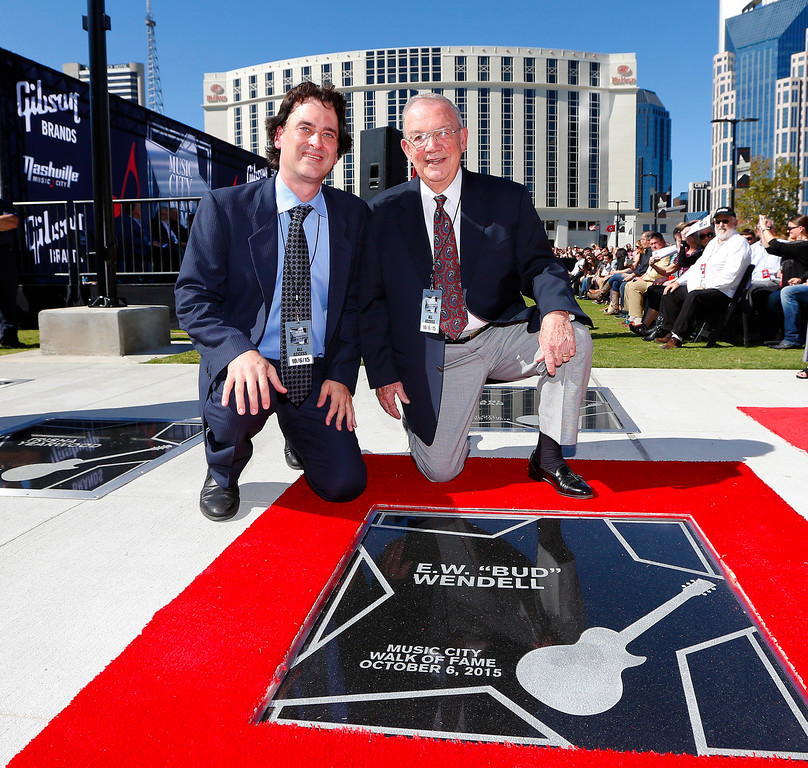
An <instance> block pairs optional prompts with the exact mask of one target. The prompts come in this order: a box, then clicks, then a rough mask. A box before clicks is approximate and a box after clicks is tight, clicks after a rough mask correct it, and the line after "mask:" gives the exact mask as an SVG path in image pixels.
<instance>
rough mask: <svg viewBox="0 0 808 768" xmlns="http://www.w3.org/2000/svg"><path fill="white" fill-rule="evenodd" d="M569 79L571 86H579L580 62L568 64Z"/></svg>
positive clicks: (569, 62)
mask: <svg viewBox="0 0 808 768" xmlns="http://www.w3.org/2000/svg"><path fill="white" fill-rule="evenodd" d="M567 77H568V82H569V84H570V85H578V62H577V61H568V62H567Z"/></svg>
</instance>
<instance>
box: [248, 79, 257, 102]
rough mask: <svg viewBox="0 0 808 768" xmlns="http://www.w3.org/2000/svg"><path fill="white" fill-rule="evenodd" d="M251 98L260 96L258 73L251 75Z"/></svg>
mask: <svg viewBox="0 0 808 768" xmlns="http://www.w3.org/2000/svg"><path fill="white" fill-rule="evenodd" d="M249 82H250V91H249V93H250V98H251V99H254V98H256V97H257V96H258V75H250V81H249Z"/></svg>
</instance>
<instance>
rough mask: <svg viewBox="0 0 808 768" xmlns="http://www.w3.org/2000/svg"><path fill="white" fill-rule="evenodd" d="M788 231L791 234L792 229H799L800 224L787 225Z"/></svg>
mask: <svg viewBox="0 0 808 768" xmlns="http://www.w3.org/2000/svg"><path fill="white" fill-rule="evenodd" d="M787 226H788V231H789V232H791V230H792V229H799V228H800V227H801V226H802V225H801V224H789V225H787Z"/></svg>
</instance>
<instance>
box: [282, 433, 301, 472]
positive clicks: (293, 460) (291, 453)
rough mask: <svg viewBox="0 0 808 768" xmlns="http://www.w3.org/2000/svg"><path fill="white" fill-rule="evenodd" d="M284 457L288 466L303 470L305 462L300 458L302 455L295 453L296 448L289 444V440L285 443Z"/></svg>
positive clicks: (299, 470)
mask: <svg viewBox="0 0 808 768" xmlns="http://www.w3.org/2000/svg"><path fill="white" fill-rule="evenodd" d="M283 458H284V459H286V466H287V467H289V469H294V470H296V471H298V472H302V471H303V462H302V461H301V460H300V456H298V455H297V453H295V449H294V448H292V446H291V445H289V441H288V440H287V441H286V442H285V443H284V444H283Z"/></svg>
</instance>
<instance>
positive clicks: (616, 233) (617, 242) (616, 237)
mask: <svg viewBox="0 0 808 768" xmlns="http://www.w3.org/2000/svg"><path fill="white" fill-rule="evenodd" d="M609 202H610V203H614V204H615V205H616V206H617V213H615V215H614V249H615V250H617V249H618V248H619V247H620V204H621V203H627V202H628V200H609Z"/></svg>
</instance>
